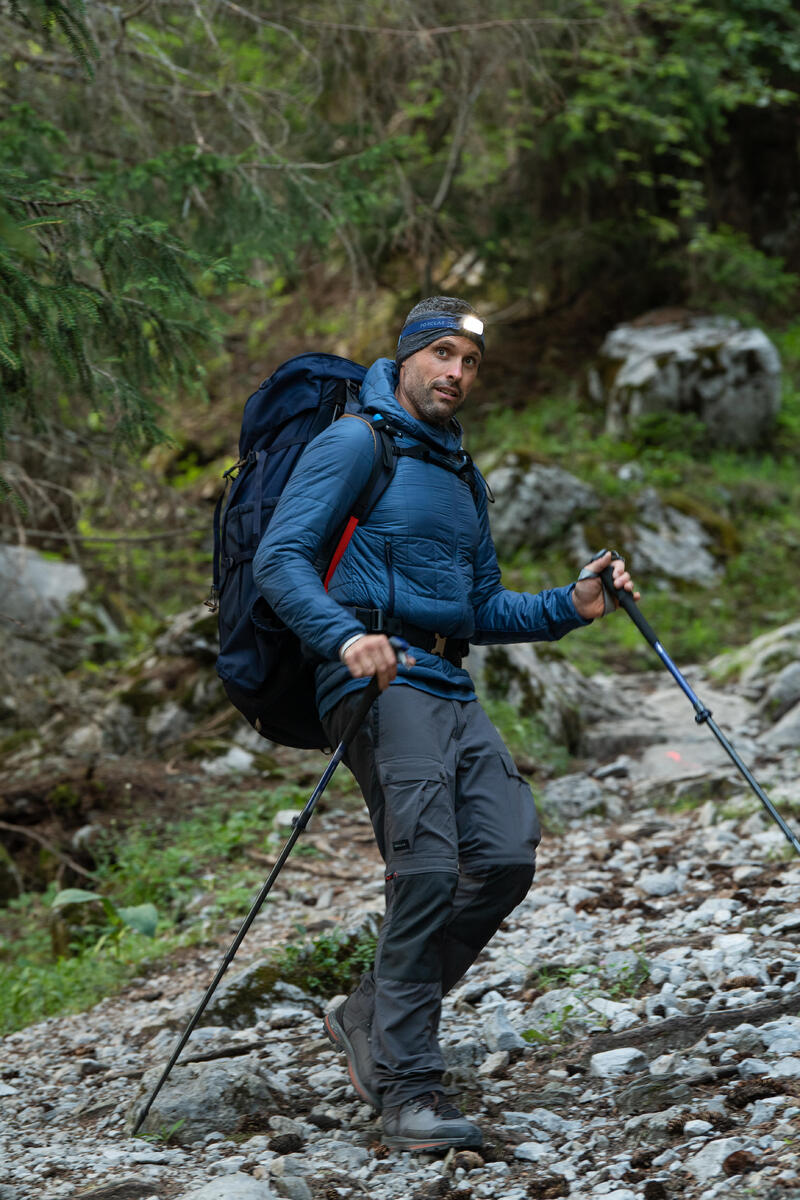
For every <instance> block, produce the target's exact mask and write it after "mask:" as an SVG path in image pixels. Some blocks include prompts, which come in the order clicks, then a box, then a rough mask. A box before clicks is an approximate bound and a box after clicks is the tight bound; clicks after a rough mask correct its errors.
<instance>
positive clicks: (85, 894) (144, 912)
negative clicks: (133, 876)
mask: <svg viewBox="0 0 800 1200" xmlns="http://www.w3.org/2000/svg"><path fill="white" fill-rule="evenodd" d="M87 905H91V906H92V908H93V909H95V911H96V909H97V907H98V906H100V907H101V908H102V910H103V913H104V915H105V918H106V920H107V921H108V922H109V923H110V924H111V926H112V927H114V928H116V930H117V931H118V932H120V931H121V930H122V929H123V928H128V929H133V930H135V932H136V933H142V934H144V935H145V936H146V937H155V932H156V926H157V924H158V912H157V911H156V908H155V905H153V904H136V905H133V906H132V907H127V908H125V907H122V908H120V907H119V906H118V905H116V904H115V903H114V901H113V900H111V899H110V898H109V897H108V896H103V895H101V894H100V893H98V892H89V891H86V889H85V888H64V889H63V890H62V891H60V892H56V895H55V897H54V899H53V904H52V907H53V911H54V912H55V911H58V912H59V913H61V915H62V916H63V917H64V919H65V920H67V921H69V920H71V919H72V920H74V919H75V916H76V909H77V910H80V909H81V908H84V907H85V906H87ZM78 920H79V921H80V918H78Z"/></svg>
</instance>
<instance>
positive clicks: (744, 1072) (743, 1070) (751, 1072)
mask: <svg viewBox="0 0 800 1200" xmlns="http://www.w3.org/2000/svg"><path fill="white" fill-rule="evenodd" d="M739 1074H740V1075H741V1077H742V1079H755V1078H756V1077H757V1076H758V1075H767V1074H769V1065H768V1064H767V1063H765V1062H764V1060H763V1058H745V1059H742V1061H741V1062H740V1063H739Z"/></svg>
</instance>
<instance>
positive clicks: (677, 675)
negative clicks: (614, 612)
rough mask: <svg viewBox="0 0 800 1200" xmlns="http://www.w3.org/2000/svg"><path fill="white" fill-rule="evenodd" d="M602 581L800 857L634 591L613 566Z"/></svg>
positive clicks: (797, 847)
mask: <svg viewBox="0 0 800 1200" xmlns="http://www.w3.org/2000/svg"><path fill="white" fill-rule="evenodd" d="M600 578H601V579H602V581H603V586H604V587H605V588H606V590H607V591H608V592H610V594H611V595H612V596H613V597H614V598H615V599H616V600H617V601H618V602H619V604H620V607H621V608H624V609H625V612H626V613H627V614H628V616H629V617H630V619H631V620H632V621H633V623H634V625H635V626H636V628H637V629H638V630H639V632H640V633H641V635H642V637H643V638H645V640H646V641H648V642H649V643H650V645H651V646H652V647H653V649H654V650H655V652H656V654H657V655H658V657H659V658H660V659H661V661H662V663H663V664H664V666H665V667H666V668H667V670H668V671H669V673H670V675H671V676H672V678H673V679H674V680H675V682H676V683H677V684H678V687H679V688H680V689H681V691H682V692H683V694H684V695H685V696H686V697H687V699H688V700H689V701H690V702H691V704H692V705H693V707H694V710H695V718H694V719H695V721H697V723H698V725H708V727H709V729H710V730H711V732H712V733H713V734H714V737H715V738H716V739H717V741H718V742H719V744H720V746H722V749H723V750H724V751H725V753H726V754H727V755H728V757H729V758H730V759H731V761H732V762H733V764H734V766H735V767H736V769H737V770H738V771H739V772H740V773H741V775H742V776H743V777H744V779H746V780H747V783H748V784H749V785H750V787H751V788H752V789H753V791H754V792H755V794H756V795H757V796H758V798H759V800H760V801H761V803H762V804H763V805H764V808H765V809H766V810H767V812H768V813H769V815H770V816H771V817H772V819H773V821H774V822H775V824H776V825H777V826H778V828H779V829H780V831H781V833H782V834H783V835H784V837H785V838H786V839H787V841H788V842H789V843H790V845H791V846H792V847H793V849H794V851H795V853H797V854H800V841H798V839H797V837H796V836H795V834H794V833H792V830H791V829H790V828H789V826H788V825H787V824H786V822H785V821H784V819H783V817H782V816H781V815H780V813H779V812H778V810H777V809H776V808H775V806H774V804H773V803H772V801H771V800H770V798H769V796H768V795H767V793H766V792H765V791H764V789H763V788H762V787H761V785H760V784H759V783H758V780H757V779H756V778H755V776H754V775H753V773H752V771H750V770H749V768H748V767H747V766H746V765H745V763H744V762H742V760H741V758H740V757H739V755H738V754H737V753H736V750H735V749H734V747H733V746H732V745H731V743H730V742H729V741H728V739H727V738H726V736H725V734H724V733H723V732H722V730H721V729H720V728H719V726H718V725H717V723H716V721H714V720H712V717H711V713H710V711H709V709H707V708H706V706H705V704H703V702H702V701H701V700H700V699H699V698H698V697H697V696H696V695H695V693H694V692H693V691H692V689H691V687H690V686H689V684H688V683H687V681H686V680H685V679H684V677H683V675H682V674H681V672H680V671H679V670H678V668H677V667H676V666H675V663H674V662H673V661H672V659H671V658H670V656H669V655H668V654H667V652H666V650H665V649H664V647H663V646H662V645H661V642H660V641H659V640H658V637H657V636H656V634H655V631H654V630H653V628H652V626H651V625H650V624H649V623H648V621H646V620H645V618H644V617H643V616H642V614H641V613H640V612H639V609H638V606H637V604H636V601H635V600H634V598H633V596H631V594H630V592H625V591H617V589H616V588H615V587H614V582H613V580H614V577H613V572H612V569H611V567H610V566H608V567H606V568H605V570H604V571H602V572H601V574H600Z"/></svg>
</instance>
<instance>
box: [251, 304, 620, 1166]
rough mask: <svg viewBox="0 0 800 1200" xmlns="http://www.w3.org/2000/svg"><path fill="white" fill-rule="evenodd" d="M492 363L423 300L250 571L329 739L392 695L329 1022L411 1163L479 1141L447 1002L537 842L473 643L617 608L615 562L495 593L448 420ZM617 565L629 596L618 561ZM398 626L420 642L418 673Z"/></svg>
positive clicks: (369, 759)
mask: <svg viewBox="0 0 800 1200" xmlns="http://www.w3.org/2000/svg"><path fill="white" fill-rule="evenodd" d="M483 352H484V337H483V322H482V321H481V320H480V319H479V318H478V317H477V314H476V313H475V311H474V309H473V308H472V307H471V306H470V305H469V304H467V303H466V302H465V301H463V300H459V299H457V298H455V297H451V296H435V297H432V298H430V299H427V300H423V301H422V302H421V303H420V304H417V305H416V306H415V307H414V308H412V310H411V312H410V313H409V314H408V316H407V318H406V321H405V324H404V325H403V328H402V330H401V332H400V337H399V340H398V343H397V352H396V355H395V358H394V360H390V359H386V358H381V359H378V360H377V362H375V363H373V365H372V366H371V367H370V368H369V370H368V372H367V375H366V378H365V380H364V384H363V388H362V392H361V401H362V405H363V413H364V415H363V416H361V417H359V416H353V417H345V418H342V419H340V420H338V421H335V422H334V423H333V424H332V425H330V426H329V428H327V429H326V430H325V431H324V432H323V433H321V434H320V435H319V436H318V437H316V438H315V439H314V440H313V441H312V442H311V443H310V444H309V446H308V448H307V449H306V450H305V452H304V454H303V456H302V458H301V460H300V462H299V464H298V466H297V468H296V469H295V471H294V473H293V475H292V476H291V478H290V480H289V482H288V484H287V486H286V488H285V489H284V491H283V493H282V496H281V499H280V501H279V504H278V507H277V509H276V511H275V514H274V516H273V519H272V521H271V523H270V525H269V529H268V531H267V533H266V535H265V536H264V538H263V540H262V542H261V544H260V546H259V549H258V552H257V554H256V557H255V562H254V575H255V579H256V583H257V585H258V588H259V590H260V591H261V592H262V594H263V595H264V597H265V598H266V600H267V601H268V602H269V604H270V605H271V606H272V608H273V609H274V610H275V612H276V613H277V614H278V616H279V617H280V618H281V619H282V620H283V621H284V622H285V623H286V625H288V626H289V627H290V628H291V629H292V630H293V631H294V633H296V634H297V635H298V636H299V637H300V638H301V640H302V642H303V643H304V644H305V646H306V647H308V648H309V650H310V651H311V652H313V654H314V655H316V656H317V657H318V659H319V665H318V667H317V669H316V699H317V706H318V710H319V714H320V718H321V720H322V724H323V727H324V729H325V732H326V733H327V734H328V735H329V737H330V744H331V745H333V746H335V745H336V744H337V743H338V742H339V741H340V739H341V735H342V732H343V730H344V728H345V726H346V724H347V721H348V717H349V715H350V714H351V712H352V711H353V709H354V707H355V706H356V704H357V703H358V692H359V691H360V689H361V688H362V687H364V686H366V684H367V682H368V679H369V677H371V676H373V675H377V678H378V682H379V685H380V688H381V694H380V696H379V698H378V700H377V701H376V702H375V704H374V705H373V706H372V709H371V712H370V714H369V716H368V718H367V719H366V721H365V722H364V724H363V725H362V727H361V729H360V731H359V733H358V734H357V735H356V737H355V738H354V739H353V740H352V742H351V743H350V745H349V746H348V748H347V752H346V755H345V762H346V763H347V765H348V767H349V768H350V770H351V771H352V772H353V774H354V776H355V777H356V779H357V781H358V783H359V785H360V787H361V790H362V792H363V794H364V798H365V800H366V803H367V807H368V809H369V814H370V817H371V820H372V825H373V829H374V832H375V838H376V841H377V844H378V848H379V850H380V852H381V855H382V857H383V860H384V862H385V864H386V915H385V918H384V921H383V925H382V928H381V932H380V937H379V939H378V945H377V949H376V953H375V963H374V967H373V970H372V971H370V972H369V973H368V974H366V975H365V976H364V977H363V978H362V980H361V982H360V984H359V986H358V987H357V988H356V990H355V991H354V992H353V993H352V995H350V996H349V997H348V999H347V1000H346V1001H344V1003H343V1004H341V1005H340V1006H339V1007H338V1008H337V1009H335V1010H333V1011H331V1012H329V1013H328V1014H327V1016H326V1018H325V1028H326V1031H327V1033H328V1035H329V1036H330V1037H331V1039H332V1040H333V1041H334V1042H335V1043H336V1044H337V1046H339V1048H340V1049H342V1050H343V1051H344V1052H345V1054H346V1055H347V1061H348V1067H349V1071H350V1078H351V1080H352V1082H353V1084H354V1086H355V1088H356V1090H357V1092H358V1093H359V1095H360V1096H361V1097H362V1098H363V1099H364V1100H366V1101H367V1102H368V1103H370V1104H371V1105H372V1106H373V1108H375V1109H376V1110H377V1111H379V1112H382V1126H383V1140H384V1142H385V1143H386V1144H387V1145H389V1146H393V1147H396V1148H399V1149H406V1150H422V1149H434V1148H446V1147H449V1146H479V1145H480V1144H481V1132H480V1129H479V1128H478V1127H477V1126H476V1125H475V1124H473V1123H472V1122H471V1121H469V1120H467V1119H465V1118H464V1117H463V1116H462V1114H461V1113H460V1112H459V1111H458V1109H456V1108H455V1107H454V1106H453V1105H452V1104H451V1103H450V1102H449V1100H448V1099H447V1097H446V1096H445V1094H444V1091H443V1087H442V1073H443V1069H444V1064H443V1060H442V1055H441V1051H440V1048H439V1042H438V1037H437V1033H438V1025H439V1017H440V1012H441V1003H442V996H443V995H444V994H446V993H447V992H448V991H449V990H450V989H451V988H452V987H453V986H454V985H455V984H456V983H457V982H458V981H459V980H460V979H461V977H462V976H463V975H464V973H465V971H466V970H467V969H468V967H469V966H470V965H471V964H472V962H474V960H475V959H476V958H477V956H478V954H479V953H480V952H481V950H482V949H483V947H484V946H485V945H486V944H487V942H488V941H489V939H490V938H491V937H492V935H493V934H494V933H495V931H496V930H497V928H498V926H499V925H500V922H501V921H502V920H503V918H504V917H505V916H506V915H507V914H508V913H509V912H511V910H512V909H513V908H514V907H515V906H516V905H517V904H519V903H520V901H521V900H522V899H523V898H524V897H525V895H526V893H527V891H528V889H529V887H530V885H531V883H532V881H533V876H534V868H535V855H536V846H537V844H538V842H539V836H540V834H539V821H538V817H537V814H536V808H535V806H534V802H533V797H532V795H531V791H530V788H529V787H528V784H527V783H526V782H525V780H524V779H522V777H521V776H520V774H519V772H518V770H517V768H516V766H515V765H514V761H513V759H512V758H511V755H510V754H509V752H508V750H507V749H506V747H505V746H504V744H503V742H502V739H501V738H500V736H499V734H498V733H497V731H496V730H495V729H494V727H493V726H492V724H491V722H490V721H489V719H488V718H487V716H486V714H485V713H484V711H483V709H482V707H481V705H480V703H479V702H478V700H477V698H476V696H475V691H474V689H473V684H472V680H471V679H470V676H469V675H468V673H467V671H466V670H465V669H464V667H463V666H462V660H463V659H464V657H465V656H466V654H467V651H468V648H469V643H470V642H473V643H475V644H478V645H480V644H483V645H486V644H491V643H499V642H521V641H552V640H555V639H557V638H560V637H563V635H564V634H566V633H569V632H570V630H572V629H576V628H578V627H579V626H582V625H585V624H587V623H589V622H590V621H592V620H593V619H594V618H597V617H602V616H603V615H604V614H605V612H606V611H607V609H610V608H611V607H613V606H612V605H611V604H610V603H609V602H608V601H607V599H606V596H605V593H604V591H603V587H602V584H601V581H600V579H599V578H598V573H599V572H600V571H602V570H603V568H605V567H606V566H608V564H609V562H610V561H611V555H610V554H604V555H603V557H601V558H599V559H597V560H595V561H593V562H592V563H590V564H589V565H588V566H587V567H585V568H584V570H583V571H582V572H581V574H580V576H579V578H578V581H577V582H576V583H573V584H569V585H567V586H566V587H561V588H554V589H552V590H547V591H543V592H540V593H538V594H536V595H534V594H531V593H525V592H513V591H509V590H507V589H505V588H504V587H503V585H502V583H501V580H500V569H499V567H498V563H497V556H496V553H495V549H494V545H493V542H492V538H491V534H490V531H489V520H488V515H487V503H486V494H485V489H484V487H483V485H482V483H481V481H480V477H479V476H478V475H477V473H476V472H475V471H474V469H473V468H472V465H471V462H470V460H469V458H468V456H466V455H465V453H464V452H463V450H462V449H461V427H460V425H459V423H458V421H457V420H456V419H455V413H456V412H457V411H458V409H459V408H460V407H461V405H462V404H463V403H464V401H465V400H466V398H467V396H468V394H469V391H470V388H471V387H472V385H473V383H474V381H475V377H476V375H477V373H478V368H479V365H480V362H481V358H482V356H483ZM375 421H384V422H386V423H387V425H389V426H390V427H391V430H392V436H393V443H394V446H395V451H396V454H397V465H396V468H395V473H394V477H393V478H392V481H391V483H390V485H389V486H388V488H387V489H386V490H385V491H384V492H383V494H382V495H381V497H380V499H379V500H378V502H377V504H376V505H375V507H374V508H373V509H372V511H371V512H370V513H369V516H368V518H367V519H366V520H365V521H364V523H363V524H359V525H358V526H357V527H356V529H355V532H354V534H353V536H352V538H351V540H350V541H349V543H348V545H347V549H346V551H345V553H344V555H343V556H342V558H341V560H340V562H339V563H338V565H337V566H336V569H335V571H334V573H333V575H332V577H331V578H330V579H329V582H328V589H327V591H326V590H325V587H324V586H323V583H322V580H321V578H320V570H323V571H324V568H325V565H326V563H325V554H326V548H329V547H330V546H331V545H332V544H335V542H336V539H337V537H338V535H339V534H340V532H341V529H342V528H343V526H344V524H345V522H346V521H347V520H348V517H349V516H350V514H351V512H352V509H353V506H354V504H355V502H356V501H357V499H358V497H359V496H360V495H361V493H362V491H363V489H364V488H365V486H366V485H367V482H368V480H369V478H370V474H371V472H372V469H373V463H374V461H375V453H376V441H375V437H376V435H375V427H374V422H375ZM613 571H614V583H615V586H616V587H617V588H625V589H626V590H628V591H632V584H631V581H630V576H629V575H628V573H627V571H626V570H625V567H624V564H623V563H622V561H621V560H615V561H614V563H613ZM637 598H638V597H637ZM392 634H397V635H400V636H402V637H404V638H405V639H406V641H408V642H409V643H410V646H411V656H412V657H410V658H409V661H408V663H407V664H406V665H403V666H399V667H398V664H397V661H396V656H395V652H394V650H393V648H392V646H391V644H390V642H389V635H392Z"/></svg>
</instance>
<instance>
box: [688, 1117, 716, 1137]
mask: <svg viewBox="0 0 800 1200" xmlns="http://www.w3.org/2000/svg"><path fill="white" fill-rule="evenodd" d="M713 1129H714V1126H713V1125H712V1124H711V1122H710V1121H687V1122H686V1124H685V1125H684V1127H683V1132H684V1133H685V1134H686V1136H687V1137H703V1136H704V1135H705V1134H707V1133H711V1132H712V1131H713Z"/></svg>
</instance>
